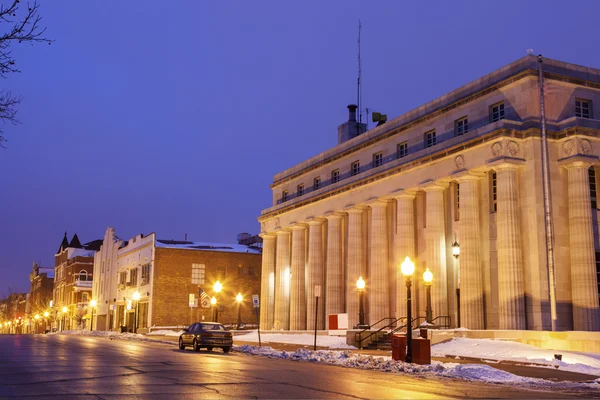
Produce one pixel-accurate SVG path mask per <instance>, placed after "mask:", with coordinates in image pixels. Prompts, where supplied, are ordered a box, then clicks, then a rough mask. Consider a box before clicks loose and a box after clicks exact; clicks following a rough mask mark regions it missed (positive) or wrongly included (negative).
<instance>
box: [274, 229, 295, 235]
mask: <svg viewBox="0 0 600 400" xmlns="http://www.w3.org/2000/svg"><path fill="white" fill-rule="evenodd" d="M291 231H292V230H291V229H290V228H287V227H285V228H277V229H276V230H275V234H276V235H277V236H283V235H289V234H290V232H291Z"/></svg>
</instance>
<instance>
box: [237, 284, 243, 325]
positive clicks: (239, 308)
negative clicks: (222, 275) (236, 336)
mask: <svg viewBox="0 0 600 400" xmlns="http://www.w3.org/2000/svg"><path fill="white" fill-rule="evenodd" d="M243 300H244V297H242V294H241V293H238V294H237V296H235V301H237V303H238V321H237V328H238V329H240V325H242V301H243Z"/></svg>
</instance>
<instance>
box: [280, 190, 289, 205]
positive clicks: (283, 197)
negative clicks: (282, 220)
mask: <svg viewBox="0 0 600 400" xmlns="http://www.w3.org/2000/svg"><path fill="white" fill-rule="evenodd" d="M286 201H288V191H287V190H284V191H283V192H281V202H282V203H283V202H286Z"/></svg>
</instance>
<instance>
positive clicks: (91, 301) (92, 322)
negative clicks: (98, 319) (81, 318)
mask: <svg viewBox="0 0 600 400" xmlns="http://www.w3.org/2000/svg"><path fill="white" fill-rule="evenodd" d="M97 305H98V303H97V302H96V300H94V299H92V300H90V307H91V309H92V319H91V320H90V332H91V331H93V330H94V308H96V306H97Z"/></svg>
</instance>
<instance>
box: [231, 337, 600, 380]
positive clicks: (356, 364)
mask: <svg viewBox="0 0 600 400" xmlns="http://www.w3.org/2000/svg"><path fill="white" fill-rule="evenodd" d="M233 350H234V351H237V352H240V353H246V354H250V355H255V356H262V357H269V358H278V359H285V360H293V361H304V362H314V363H319V364H330V365H337V366H341V367H347V368H360V369H369V370H376V371H382V372H391V373H409V374H411V375H413V376H419V377H428V376H429V377H431V376H438V377H446V378H458V379H464V380H468V381H483V382H491V383H503V384H513V385H521V386H523V385H526V386H529V387H531V388H540V389H552V388H563V389H565V388H569V389H578V390H582V389H583V390H589V389H591V390H598V388H599V386H598V384H599V383H600V379H598V380H597V381H595V382H597V383H572V382H553V381H548V380H544V379H537V378H525V377H521V376H517V375H514V374H511V373H509V372H505V371H501V370H499V369H496V368H493V367H491V366H489V365H482V364H457V363H441V362H438V361H434V362H433V363H432V364H431V365H418V364H409V363H405V362H402V361H393V360H392V358H391V357H390V356H371V355H365V354H359V353H353V352H351V351H348V350H342V351H335V350H317V351H312V350H308V349H298V350H296V351H295V352H290V351H280V350H275V349H273V348H271V347H258V346H250V345H243V346H234V348H233Z"/></svg>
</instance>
